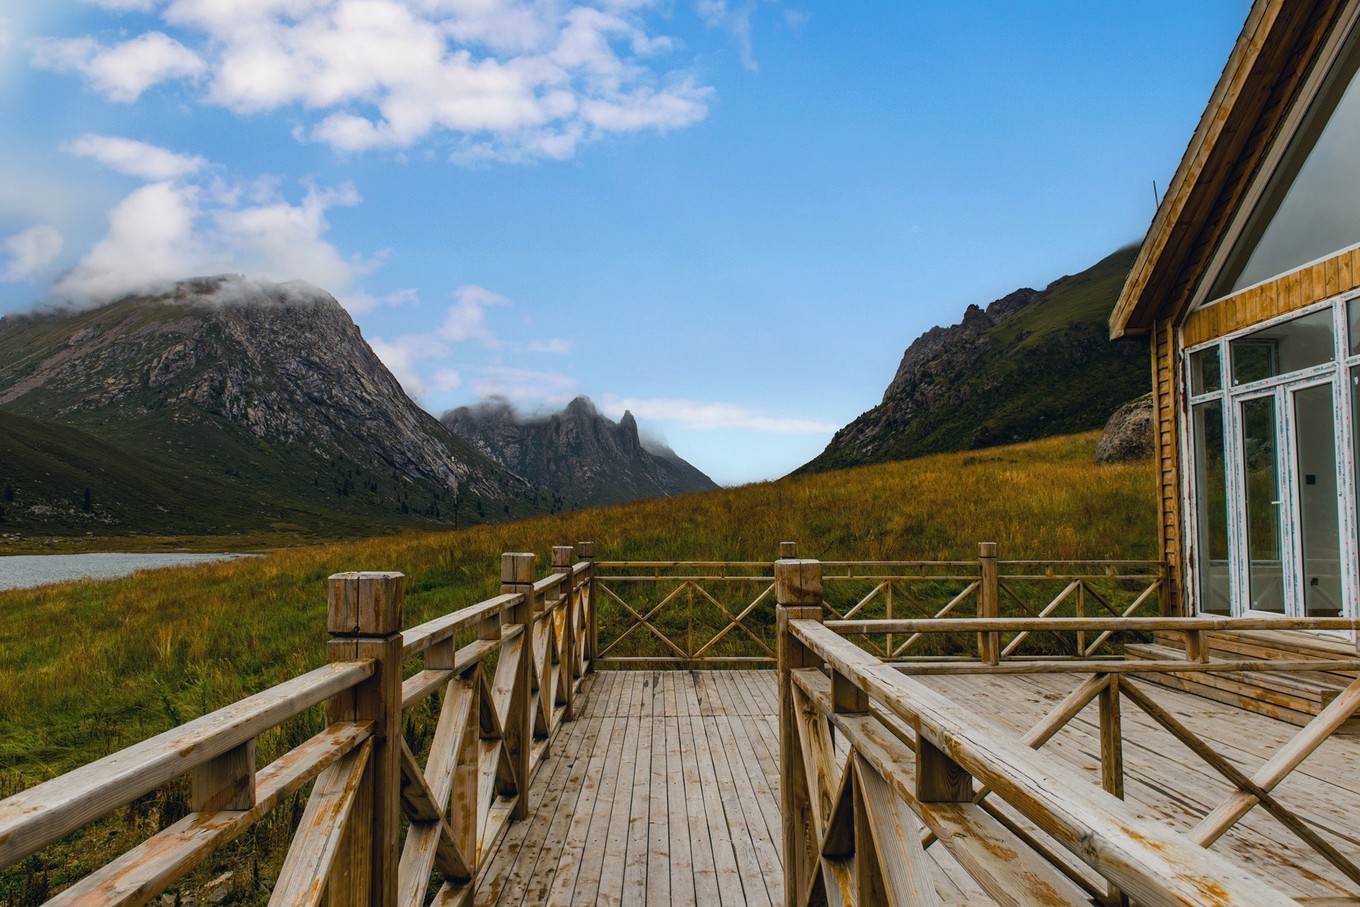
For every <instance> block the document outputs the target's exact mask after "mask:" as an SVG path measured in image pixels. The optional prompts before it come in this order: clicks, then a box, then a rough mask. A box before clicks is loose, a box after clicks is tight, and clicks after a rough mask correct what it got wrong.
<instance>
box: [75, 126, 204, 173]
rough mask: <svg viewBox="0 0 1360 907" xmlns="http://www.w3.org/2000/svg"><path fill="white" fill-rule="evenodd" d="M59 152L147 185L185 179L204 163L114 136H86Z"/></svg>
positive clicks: (191, 157) (197, 159) (199, 159)
mask: <svg viewBox="0 0 1360 907" xmlns="http://www.w3.org/2000/svg"><path fill="white" fill-rule="evenodd" d="M61 150H62V151H65V152H67V153H69V154H74V155H77V156H79V157H84V158H89V159H90V160H93V161H98V162H99V163H101V164H103V165H104V166H105V167H108V168H109V169H111V170H117V171H118V172H119V173H125V174H127V175H128V176H135V177H137V178H138V179H144V180H148V181H151V182H158V181H160V180H170V179H177V178H179V177H181V176H188V175H189V174H191V173H195V172H197V171H199V170H201V169H202V168H203V166H204V165H205V164H207V161H205V160H204V159H203V158H201V157H193V156H191V155H186V154H176V153H175V152H173V151H169V150H167V149H165V148H161V147H158V146H156V145H150V144H147V143H146V142H139V141H136V140H135V139H127V138H122V137H120V136H116V135H95V134H93V133H86V134H85V135H82V136H80V137H79V138H77V139H72V140H71V141H69V142H65V143H63V144H62V146H61Z"/></svg>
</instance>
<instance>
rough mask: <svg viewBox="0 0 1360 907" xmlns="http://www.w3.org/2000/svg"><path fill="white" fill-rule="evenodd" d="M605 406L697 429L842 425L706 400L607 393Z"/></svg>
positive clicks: (803, 430)
mask: <svg viewBox="0 0 1360 907" xmlns="http://www.w3.org/2000/svg"><path fill="white" fill-rule="evenodd" d="M602 408H603V409H604V411H605V412H607V413H609V414H610V415H611V416H614V417H616V418H617V417H618V416H621V415H623V412H624V410H628V411H630V412H632V413H633V415H634V416H636V417H638V418H639V419H651V420H655V421H658V422H671V423H678V424H680V425H683V426H685V427H686V428H694V429H703V430H710V429H721V428H727V429H732V428H735V429H744V430H746V431H756V432H763V433H768V434H780V435H820V434H831V433H832V432H834V431H836V430H837V429H838V428H840V426H839V425H836V424H834V423H831V422H823V421H821V420H819V419H805V418H799V417H795V416H771V415H767V414H765V413H760V412H756V411H754V410H751V409H747V408H746V407H744V406H739V405H737V404H735V403H723V402H717V401H705V400H679V399H669V398H643V397H617V396H613V395H610V396H606V397H605V398H604V402H603V405H602Z"/></svg>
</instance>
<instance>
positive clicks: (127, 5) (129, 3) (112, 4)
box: [85, 0, 160, 13]
mask: <svg viewBox="0 0 1360 907" xmlns="http://www.w3.org/2000/svg"><path fill="white" fill-rule="evenodd" d="M85 2H86V3H88V4H90V5H91V6H102V7H103V8H104V9H112V10H118V11H119V12H135V13H149V12H151V11H152V10H153V9H155V8H156V7H157V6H158V5H159V4H160V0H85Z"/></svg>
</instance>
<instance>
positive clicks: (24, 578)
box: [0, 552, 259, 589]
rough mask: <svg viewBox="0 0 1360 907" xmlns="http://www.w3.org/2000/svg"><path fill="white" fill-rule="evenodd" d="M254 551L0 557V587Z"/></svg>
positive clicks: (184, 563) (120, 573) (126, 571)
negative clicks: (234, 552)
mask: <svg viewBox="0 0 1360 907" xmlns="http://www.w3.org/2000/svg"><path fill="white" fill-rule="evenodd" d="M258 556H259V555H255V554H227V553H225V552H224V553H222V554H120V553H117V552H109V553H100V554H34V555H27V554H20V555H7V556H0V589H28V588H31V587H33V586H46V585H48V584H49V583H64V582H68V581H70V580H76V579H113V578H115V577H119V576H127V575H128V574H129V573H136V572H137V571H138V570H157V569H162V568H166V567H192V566H197V565H198V564H211V563H213V562H214V561H229V560H235V559H236V558H240V557H258Z"/></svg>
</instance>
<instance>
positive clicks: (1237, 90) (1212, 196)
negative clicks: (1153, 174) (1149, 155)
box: [1110, 0, 1346, 337]
mask: <svg viewBox="0 0 1360 907" xmlns="http://www.w3.org/2000/svg"><path fill="white" fill-rule="evenodd" d="M1345 5H1346V2H1345V0H1255V2H1253V4H1252V7H1251V12H1250V13H1249V14H1248V15H1247V21H1246V24H1245V25H1244V26H1243V27H1242V33H1241V34H1240V35H1239V36H1238V38H1237V44H1236V45H1235V46H1234V47H1233V50H1232V53H1231V54H1230V55H1229V57H1228V62H1227V65H1226V66H1224V68H1223V74H1222V75H1221V76H1220V77H1219V80H1218V84H1217V85H1216V86H1215V88H1214V91H1213V94H1212V95H1211V96H1210V98H1209V104H1208V106H1207V107H1206V108H1205V109H1204V113H1203V114H1202V115H1201V116H1200V120H1199V125H1198V126H1197V127H1196V128H1195V132H1194V135H1193V136H1192V137H1191V139H1190V144H1189V146H1188V147H1187V148H1186V149H1185V154H1184V156H1183V157H1182V158H1181V163H1180V166H1179V167H1178V168H1177V169H1176V175H1175V177H1174V178H1173V179H1172V181H1171V185H1170V186H1169V187H1168V188H1167V192H1166V195H1165V197H1164V198H1163V199H1162V202H1161V205H1160V206H1159V207H1158V209H1157V214H1156V216H1155V217H1154V218H1153V220H1152V225H1151V226H1150V227H1149V228H1148V232H1147V236H1146V237H1145V238H1144V240H1143V245H1142V248H1141V250H1140V251H1139V253H1138V258H1137V259H1136V260H1135V261H1134V264H1133V269H1132V270H1131V271H1130V272H1129V276H1128V279H1127V280H1126V281H1125V283H1124V289H1123V292H1122V293H1121V294H1120V296H1119V301H1118V302H1117V303H1116V304H1115V308H1114V312H1113V313H1112V314H1111V315H1110V335H1111V336H1112V337H1122V336H1124V335H1126V334H1138V333H1143V332H1145V331H1147V330H1148V329H1149V328H1150V327H1151V326H1152V324H1153V323H1154V322H1155V321H1156V319H1157V318H1158V317H1159V316H1161V315H1162V314H1163V313H1165V312H1174V311H1177V310H1178V309H1179V308H1180V307H1182V306H1183V305H1184V304H1185V303H1186V300H1187V297H1188V295H1189V293H1190V292H1192V291H1193V289H1194V287H1195V286H1196V285H1197V284H1198V282H1199V278H1200V276H1201V275H1202V274H1203V272H1204V269H1205V268H1206V267H1207V266H1208V261H1209V258H1210V256H1211V255H1212V254H1213V251H1214V249H1215V248H1216V247H1217V245H1218V241H1219V240H1220V239H1221V237H1222V235H1223V232H1224V231H1225V230H1226V229H1227V226H1228V223H1229V221H1230V220H1231V217H1232V214H1233V212H1234V211H1235V210H1236V208H1237V204H1238V203H1239V202H1240V199H1241V196H1242V194H1243V193H1244V192H1245V190H1246V188H1247V186H1248V185H1249V184H1250V183H1251V179H1252V177H1253V176H1254V175H1255V173H1256V171H1257V169H1258V167H1259V166H1260V163H1261V160H1262V158H1263V157H1264V155H1265V153H1266V151H1267V149H1269V147H1270V144H1271V141H1270V140H1271V139H1273V138H1274V136H1275V135H1276V133H1277V131H1278V129H1279V126H1280V123H1281V121H1282V120H1283V118H1284V116H1285V114H1286V113H1287V112H1288V110H1289V107H1290V103H1291V102H1292V101H1293V99H1294V98H1295V97H1296V95H1297V92H1298V89H1299V86H1300V84H1301V83H1302V81H1303V79H1304V77H1305V76H1306V74H1307V72H1308V70H1309V68H1310V67H1311V65H1312V63H1313V62H1314V60H1315V59H1316V57H1317V54H1318V49H1319V47H1320V45H1321V44H1322V42H1323V40H1324V38H1325V36H1326V35H1327V33H1328V31H1329V30H1330V28H1331V27H1332V25H1333V24H1334V23H1335V22H1336V20H1337V17H1338V15H1339V14H1340V12H1341V10H1342V8H1343V7H1344V6H1345Z"/></svg>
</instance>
